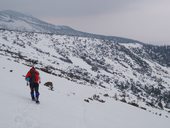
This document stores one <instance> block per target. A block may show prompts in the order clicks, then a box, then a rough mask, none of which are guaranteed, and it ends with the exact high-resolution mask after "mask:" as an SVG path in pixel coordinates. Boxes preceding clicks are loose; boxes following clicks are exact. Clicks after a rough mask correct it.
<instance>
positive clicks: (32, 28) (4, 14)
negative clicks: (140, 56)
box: [0, 10, 142, 43]
mask: <svg viewBox="0 0 170 128" xmlns="http://www.w3.org/2000/svg"><path fill="white" fill-rule="evenodd" d="M19 21H20V22H22V23H24V24H25V26H27V27H24V26H17V24H18V23H17V24H12V23H11V22H13V23H14V22H19ZM10 23H11V24H10ZM0 28H1V29H8V30H14V31H21V32H24V31H25V32H40V33H51V34H61V35H70V36H81V37H89V38H97V39H103V40H110V41H113V42H115V43H116V42H119V43H120V42H122V43H132V42H134V43H135V42H138V43H142V42H140V41H137V40H133V39H128V38H122V37H116V36H104V35H98V34H91V33H87V32H81V31H77V30H74V29H73V28H71V27H68V26H64V25H63V26H56V25H53V24H50V23H47V22H44V21H41V20H39V19H37V18H34V17H33V16H29V15H25V14H23V13H20V12H16V11H11V10H5V11H0Z"/></svg>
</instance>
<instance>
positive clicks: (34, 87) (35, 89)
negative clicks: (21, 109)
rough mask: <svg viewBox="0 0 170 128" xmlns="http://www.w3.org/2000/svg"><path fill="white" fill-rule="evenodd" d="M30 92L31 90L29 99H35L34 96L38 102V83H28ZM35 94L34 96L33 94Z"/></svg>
mask: <svg viewBox="0 0 170 128" xmlns="http://www.w3.org/2000/svg"><path fill="white" fill-rule="evenodd" d="M30 90H31V98H32V99H35V96H36V99H37V100H38V98H39V95H40V93H39V84H38V83H30ZM34 92H35V94H34Z"/></svg>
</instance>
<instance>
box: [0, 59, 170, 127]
mask: <svg viewBox="0 0 170 128" xmlns="http://www.w3.org/2000/svg"><path fill="white" fill-rule="evenodd" d="M10 70H11V71H10ZM28 70H29V67H26V66H24V65H21V64H18V63H15V62H12V61H9V60H7V59H6V58H4V57H3V56H0V79H1V84H0V101H1V105H0V108H1V109H0V127H1V128H169V127H170V118H169V117H165V116H159V113H158V115H155V114H152V112H149V111H145V110H142V109H139V108H136V107H133V106H130V105H128V104H125V103H122V102H120V101H115V100H114V99H111V98H108V99H107V102H105V103H100V102H97V101H91V102H89V103H87V102H85V101H84V99H86V98H88V97H91V96H92V95H94V94H98V93H99V92H101V91H103V93H109V92H104V91H106V90H99V89H98V88H94V87H91V86H84V85H78V84H76V83H73V82H71V81H67V80H66V79H62V78H59V77H55V76H52V75H49V74H46V73H43V72H41V71H39V72H40V76H41V81H42V83H41V84H40V102H41V103H40V104H39V105H37V104H36V103H34V102H33V101H31V99H30V90H29V87H28V86H26V81H25V79H24V77H23V75H25V74H26V73H27V71H28ZM47 81H52V82H53V84H54V91H50V90H48V88H47V87H45V86H43V84H44V83H45V82H47ZM107 91H108V90H107ZM112 93H113V92H112ZM105 98H106V97H105ZM151 111H152V110H151Z"/></svg>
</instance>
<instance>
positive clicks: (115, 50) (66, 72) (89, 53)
mask: <svg viewBox="0 0 170 128" xmlns="http://www.w3.org/2000/svg"><path fill="white" fill-rule="evenodd" d="M149 51H151V52H152V54H153V53H154V52H153V51H152V49H150V50H149ZM167 51H168V50H167ZM0 55H2V56H6V57H8V59H9V60H11V61H15V62H18V63H20V64H24V65H32V64H35V65H36V67H37V68H39V69H40V70H42V71H44V72H48V73H49V74H52V75H54V76H58V77H61V78H65V79H67V80H69V81H73V82H75V83H76V84H81V85H86V86H92V87H93V88H100V90H101V91H104V90H108V91H109V90H111V91H110V93H108V94H107V93H101V96H103V95H104V94H106V95H109V97H113V96H114V94H113V92H114V93H115V92H116V95H117V97H118V99H119V100H123V101H126V102H127V103H128V104H133V105H134V104H136V105H138V107H139V108H140V107H142V108H144V109H147V110H149V108H152V107H153V108H156V109H158V110H162V111H165V112H168V111H169V109H167V107H166V105H167V104H168V103H170V101H169V97H170V86H169V83H170V77H169V76H170V68H169V67H167V66H164V65H161V62H162V61H160V63H158V62H157V61H155V60H154V59H152V58H151V56H150V54H149V53H148V52H147V50H146V46H145V45H142V44H139V43H128V44H127V43H112V42H110V41H108V40H100V39H93V38H87V37H75V36H67V35H55V34H40V33H28V32H15V31H7V30H0ZM160 58H162V57H160ZM164 64H166V63H164ZM92 96H93V95H91V96H89V97H92ZM89 97H86V98H89ZM104 101H107V100H104Z"/></svg>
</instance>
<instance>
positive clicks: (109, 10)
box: [0, 0, 170, 44]
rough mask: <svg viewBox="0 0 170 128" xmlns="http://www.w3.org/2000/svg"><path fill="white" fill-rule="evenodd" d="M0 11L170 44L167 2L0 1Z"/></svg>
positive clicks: (85, 0)
mask: <svg viewBox="0 0 170 128" xmlns="http://www.w3.org/2000/svg"><path fill="white" fill-rule="evenodd" d="M0 9H1V10H14V11H18V12H22V13H25V14H29V15H32V16H34V17H36V18H39V19H41V20H44V21H47V22H49V23H52V24H56V25H67V26H70V27H72V28H74V29H76V30H80V31H84V32H90V33H95V34H103V35H111V36H120V37H127V38H132V39H136V40H139V41H142V42H145V43H148V42H149V43H155V44H160V43H165V44H168V43H169V44H170V0H0Z"/></svg>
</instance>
